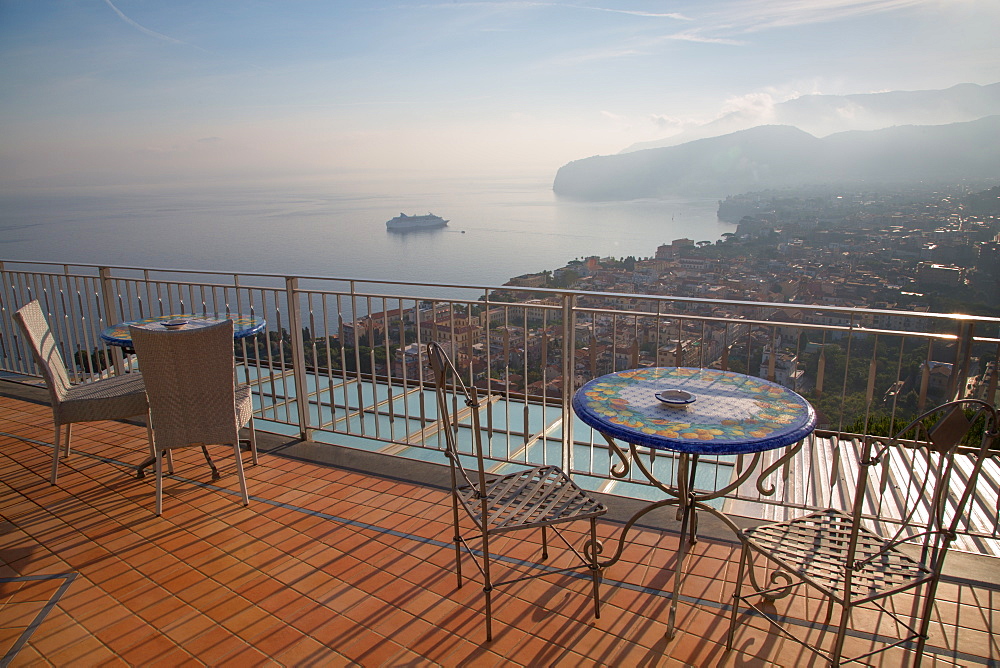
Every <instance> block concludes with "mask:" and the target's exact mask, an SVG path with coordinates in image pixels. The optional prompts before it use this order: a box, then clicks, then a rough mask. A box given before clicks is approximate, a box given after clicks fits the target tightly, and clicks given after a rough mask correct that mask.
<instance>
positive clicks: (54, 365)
mask: <svg viewBox="0 0 1000 668" xmlns="http://www.w3.org/2000/svg"><path fill="white" fill-rule="evenodd" d="M14 320H15V321H16V322H17V324H18V326H19V327H20V328H21V331H22V332H23V333H24V338H25V340H27V342H28V344H29V345H30V346H31V353H32V356H33V357H34V358H35V364H37V365H38V367H39V369H40V370H41V372H42V376H43V377H44V378H45V384H46V385H47V386H48V388H49V398H50V401H51V403H52V419H53V422H54V423H55V438H54V440H53V444H52V445H53V450H52V474H51V477H50V481H51V483H52V484H53V485H54V484H56V479H57V477H58V475H59V446H60V441H61V438H60V437H61V435H62V427H63V426H65V427H66V438H65V446H64V447H65V453H64V455H63V456H64V457H69V453H70V439H71V438H72V425H73V423H76V422H95V421H98V420H121V419H124V418H128V417H132V416H135V415H144V414H145V413H146V407H147V403H146V390H145V387H144V386H143V379H142V375H141V374H139V373H135V372H133V373H128V374H125V375H122V376H112V377H110V378H104V379H101V380H95V381H93V382H89V383H80V384H78V385H72V384H70V381H69V373H68V372H67V370H66V364H65V362H63V358H62V355H60V354H59V348H58V347H57V346H56V339H55V336H54V335H53V333H52V330H51V328H50V327H49V323H48V321H46V319H45V314H43V313H42V308H41V306H40V305H39V303H38V301H37V300H35V301H31V302H28V303H27V304H25V305H24V306H22V307H21V308H20V310H18V311H17V312H16V313H15V314H14ZM150 448H151V449H152V436H151V435H150Z"/></svg>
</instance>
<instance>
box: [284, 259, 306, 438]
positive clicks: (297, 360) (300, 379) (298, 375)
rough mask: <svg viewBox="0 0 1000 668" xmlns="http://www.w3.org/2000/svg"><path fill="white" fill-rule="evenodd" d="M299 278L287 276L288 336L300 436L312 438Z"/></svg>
mask: <svg viewBox="0 0 1000 668" xmlns="http://www.w3.org/2000/svg"><path fill="white" fill-rule="evenodd" d="M298 290H299V279H298V278H296V277H294V276H289V277H286V278H285V300H286V301H287V303H288V328H289V329H290V330H291V331H289V332H288V338H289V339H290V340H291V344H292V377H293V379H294V381H295V405H296V407H297V408H298V414H299V437H300V438H302V440H310V439H312V427H310V426H309V384H308V383H307V382H306V355H305V342H304V341H303V340H302V306H301V305H300V304H299V293H298Z"/></svg>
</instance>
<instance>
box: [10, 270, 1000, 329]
mask: <svg viewBox="0 0 1000 668" xmlns="http://www.w3.org/2000/svg"><path fill="white" fill-rule="evenodd" d="M11 264H14V265H16V264H30V265H45V266H56V267H64V268H69V267H91V268H93V269H95V270H98V271H100V270H101V269H106V270H116V269H119V270H127V271H137V272H146V273H148V272H163V273H171V274H189V275H191V274H193V275H210V276H256V277H261V278H274V279H280V280H282V281H284V280H286V279H289V278H295V279H298V280H300V281H302V280H305V281H334V282H341V283H350V284H355V285H356V284H372V285H407V286H415V287H427V288H443V289H448V290H475V291H488V292H497V291H500V292H530V293H539V294H547V295H551V296H553V297H558V296H561V295H567V294H572V295H576V296H578V297H579V296H595V297H614V298H618V299H644V300H654V301H664V302H677V303H689V304H718V305H724V306H734V307H751V308H776V309H781V310H787V311H802V310H808V311H821V312H829V313H856V314H865V315H887V316H897V317H912V318H918V319H927V320H942V321H969V322H989V323H997V324H998V325H1000V318H997V317H993V316H980V315H971V314H964V313H937V312H930V311H904V310H896V309H876V308H866V307H859V306H831V305H827V304H804V303H798V302H766V301H747V300H739V299H718V298H704V297H684V296H680V295H658V294H644V293H633V292H602V291H596V290H576V289H569V288H543V287H527V286H517V285H490V284H485V283H483V284H474V283H436V282H428V281H407V280H397V279H379V278H358V277H354V278H348V277H341V276H324V275H318V274H290V273H271V272H255V271H225V270H214V269H176V268H175V269H170V268H163V267H136V266H129V265H111V264H90V263H84V262H80V263H77V262H71V263H66V262H54V261H51V260H49V261H37V262H35V261H28V260H0V266H5V268H6V269H7V270H8V271H15V272H26V273H32V272H31V271H30V270H20V269H13V268H11V267H10V266H8V265H11ZM34 273H37V272H34ZM117 278H126V279H130V280H135V279H134V278H133V277H117ZM145 280H150V279H145ZM170 282H173V283H178V282H181V283H190V284H194V282H191V281H178V280H176V279H174V280H171V281H170ZM219 287H221V284H220V285H219ZM247 287H258V286H247ZM308 291H309V292H314V290H312V289H311V288H310V289H308ZM320 292H321V291H320ZM363 294H365V293H359V295H363ZM372 296H374V295H372ZM378 296H379V297H386V298H389V299H396V298H402V299H411V298H414V297H415V295H385V294H379V295H378ZM417 297H419V296H417ZM443 299H447V298H443ZM454 301H461V300H459V299H455V300H454ZM495 303H497V304H501V303H506V302H495ZM540 306H541V305H540ZM557 308H558V307H557ZM580 308H587V307H580ZM644 315H648V314H644ZM670 315H672V316H673V314H670ZM677 317H680V316H679V315H678V316H677ZM789 324H790V325H791V324H793V323H789ZM900 333H902V332H900Z"/></svg>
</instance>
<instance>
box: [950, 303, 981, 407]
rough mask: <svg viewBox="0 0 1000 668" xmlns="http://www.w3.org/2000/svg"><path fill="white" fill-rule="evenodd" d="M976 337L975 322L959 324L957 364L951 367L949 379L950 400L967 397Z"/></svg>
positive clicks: (956, 352)
mask: <svg viewBox="0 0 1000 668" xmlns="http://www.w3.org/2000/svg"><path fill="white" fill-rule="evenodd" d="M975 335H976V323H975V322H962V321H959V323H958V341H957V349H956V350H955V363H954V364H953V365H952V367H951V378H949V379H948V399H949V401H951V400H954V399H962V398H963V397H965V391H966V384H967V382H968V375H969V364H970V359H969V358H970V357H971V355H972V342H973V339H974V337H975Z"/></svg>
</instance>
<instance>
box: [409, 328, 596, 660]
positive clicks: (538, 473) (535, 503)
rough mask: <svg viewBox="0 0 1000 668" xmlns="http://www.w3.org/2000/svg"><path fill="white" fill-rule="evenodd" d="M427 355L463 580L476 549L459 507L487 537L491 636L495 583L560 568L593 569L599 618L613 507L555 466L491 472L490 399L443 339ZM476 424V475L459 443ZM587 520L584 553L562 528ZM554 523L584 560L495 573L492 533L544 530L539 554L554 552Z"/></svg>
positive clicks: (484, 552)
mask: <svg viewBox="0 0 1000 668" xmlns="http://www.w3.org/2000/svg"><path fill="white" fill-rule="evenodd" d="M427 354H428V357H429V358H430V363H431V368H432V369H433V371H434V383H435V387H436V393H437V404H438V419H439V420H440V421H441V424H442V425H443V427H442V428H443V430H444V433H445V444H446V454H447V456H448V460H449V462H450V464H451V483H452V510H453V520H454V529H455V536H454V541H455V568H456V571H457V575H458V586H459V587H461V586H462V548H463V547H464V548H465V550H466V551H467V552H468V553H469V554H471V555H473V556H475V554H476V552H475V551H474V550H473V549H472V548H471V547H470V546H469V543H468V542H467V540H466V538H465V537H464V536H463V535H462V529H461V527H460V522H459V507H460V506H461V508H462V509H464V511H465V512H466V513H467V514H468V516H469V517H470V518H471V519H472V521H473V522H474V523H475V525H476V530H477V531H478V533H479V538H480V541H481V563H480V560H474V563H475V564H476V567H477V568H478V569H479V571H480V574H481V575H482V578H483V591H484V592H485V594H486V640H487V641H490V640H492V639H493V607H492V602H493V597H492V594H493V590H494V588H496V587H501V586H505V585H510V584H514V583H516V582H522V581H524V580H530V579H533V578H538V577H544V576H549V575H555V574H558V573H566V572H570V571H574V570H581V569H588V570H589V571H590V574H591V578H592V580H593V596H594V616H595V617H598V618H599V617H600V616H601V607H600V606H601V602H600V591H599V583H600V578H601V572H600V571H601V567H600V565H599V563H598V561H597V555H598V554H599V553H600V551H601V544H600V542H599V541H598V540H597V518H598V517H599V516H601V515H604V514H605V513H607V512H608V509H607V508H606V507H605V506H604V505H603V504H602V503H600V502H598V501H596V500H595V499H594V498H592V497H591V496H590V495H589V494H588V493H587V492H586V491H584V490H583V489H581V488H580V487H578V486H577V485H576V484H575V483H574V482H573V481H572V480H570V478H569V476H567V475H566V474H565V473H564V472H563V471H562V470H561V469H560V468H558V467H556V466H536V467H534V468H530V469H526V470H522V471H517V472H514V473H506V474H497V473H492V472H488V471H487V470H486V463H485V457H484V453H483V443H482V435H481V430H480V422H479V412H480V410H481V409H482V408H483V407H484V405H485V403H486V402H484V401H482V400H481V399H480V396H479V394H478V392H477V390H476V388H475V387H474V386H473V387H466V385H465V384H464V383H463V382H462V379H461V376H460V375H459V374H458V372H457V371H456V370H455V367H454V365H453V364H452V362H451V360H450V359H449V358H448V356H447V355H446V354H445V352H444V350H443V349H442V347H441V346H440V345H438V344H437V343H430V344H428V346H427ZM449 372H450V374H451V377H452V379H453V382H454V383H455V385H454V386H453V392H449V390H448V375H449ZM459 401H462V403H464V405H465V406H466V408H465V409H464V410H459V409H458V402H459ZM452 404H453V406H452ZM451 408H455V410H451ZM467 413H469V414H471V425H468V424H466V425H464V426H463V425H462V424H461V420H462V418H463V415H464V414H467ZM470 426H471V435H472V437H473V442H474V447H475V453H474V454H475V458H476V470H475V471H473V472H472V474H471V475H470V473H469V471H467V470H466V469H465V467H464V466H463V465H462V462H461V458H460V455H459V449H458V434H459V432H460V431H461V430H462V429H466V430H467V429H469V428H470ZM582 519H589V520H590V538H589V540H588V541H587V543H586V544H585V545H584V548H583V553H581V552H579V551H578V550H577V549H576V548H574V547H573V545H572V544H571V543H570V542H569V541H568V540H567V539H566V537H564V536H563V535H562V533H561V532H560V530H559V528H558V527H557V525H560V524H564V523H567V522H572V521H574V520H582ZM549 528H551V529H552V531H553V533H554V534H555V535H556V536H557V537H558V538H559V539H560V540H561V541H562V542H563V543H564V544H565V545H566V547H568V548H569V550H570V551H571V552H572V553H573V555H574V557H573V558H574V559H575V560H579V563H578V564H574V565H572V566H569V567H566V568H555V567H546V566H543V565H541V564H532V565H531V567H532V568H536V569H539V570H538V571H537V572H533V573H529V574H526V575H525V574H524V573H525V572H526V571H515V572H513V573H511V574H510V577H508V578H507V579H497V580H495V579H494V577H493V573H492V571H491V561H493V560H494V559H495V557H496V556H497V555H495V554H494V553H493V552H492V549H491V546H490V540H491V539H493V538H494V537H496V536H499V535H501V534H505V533H508V532H511V531H518V530H522V529H541V533H542V554H541V558H542V559H543V560H544V559H547V558H548V536H547V530H548V529H549Z"/></svg>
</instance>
